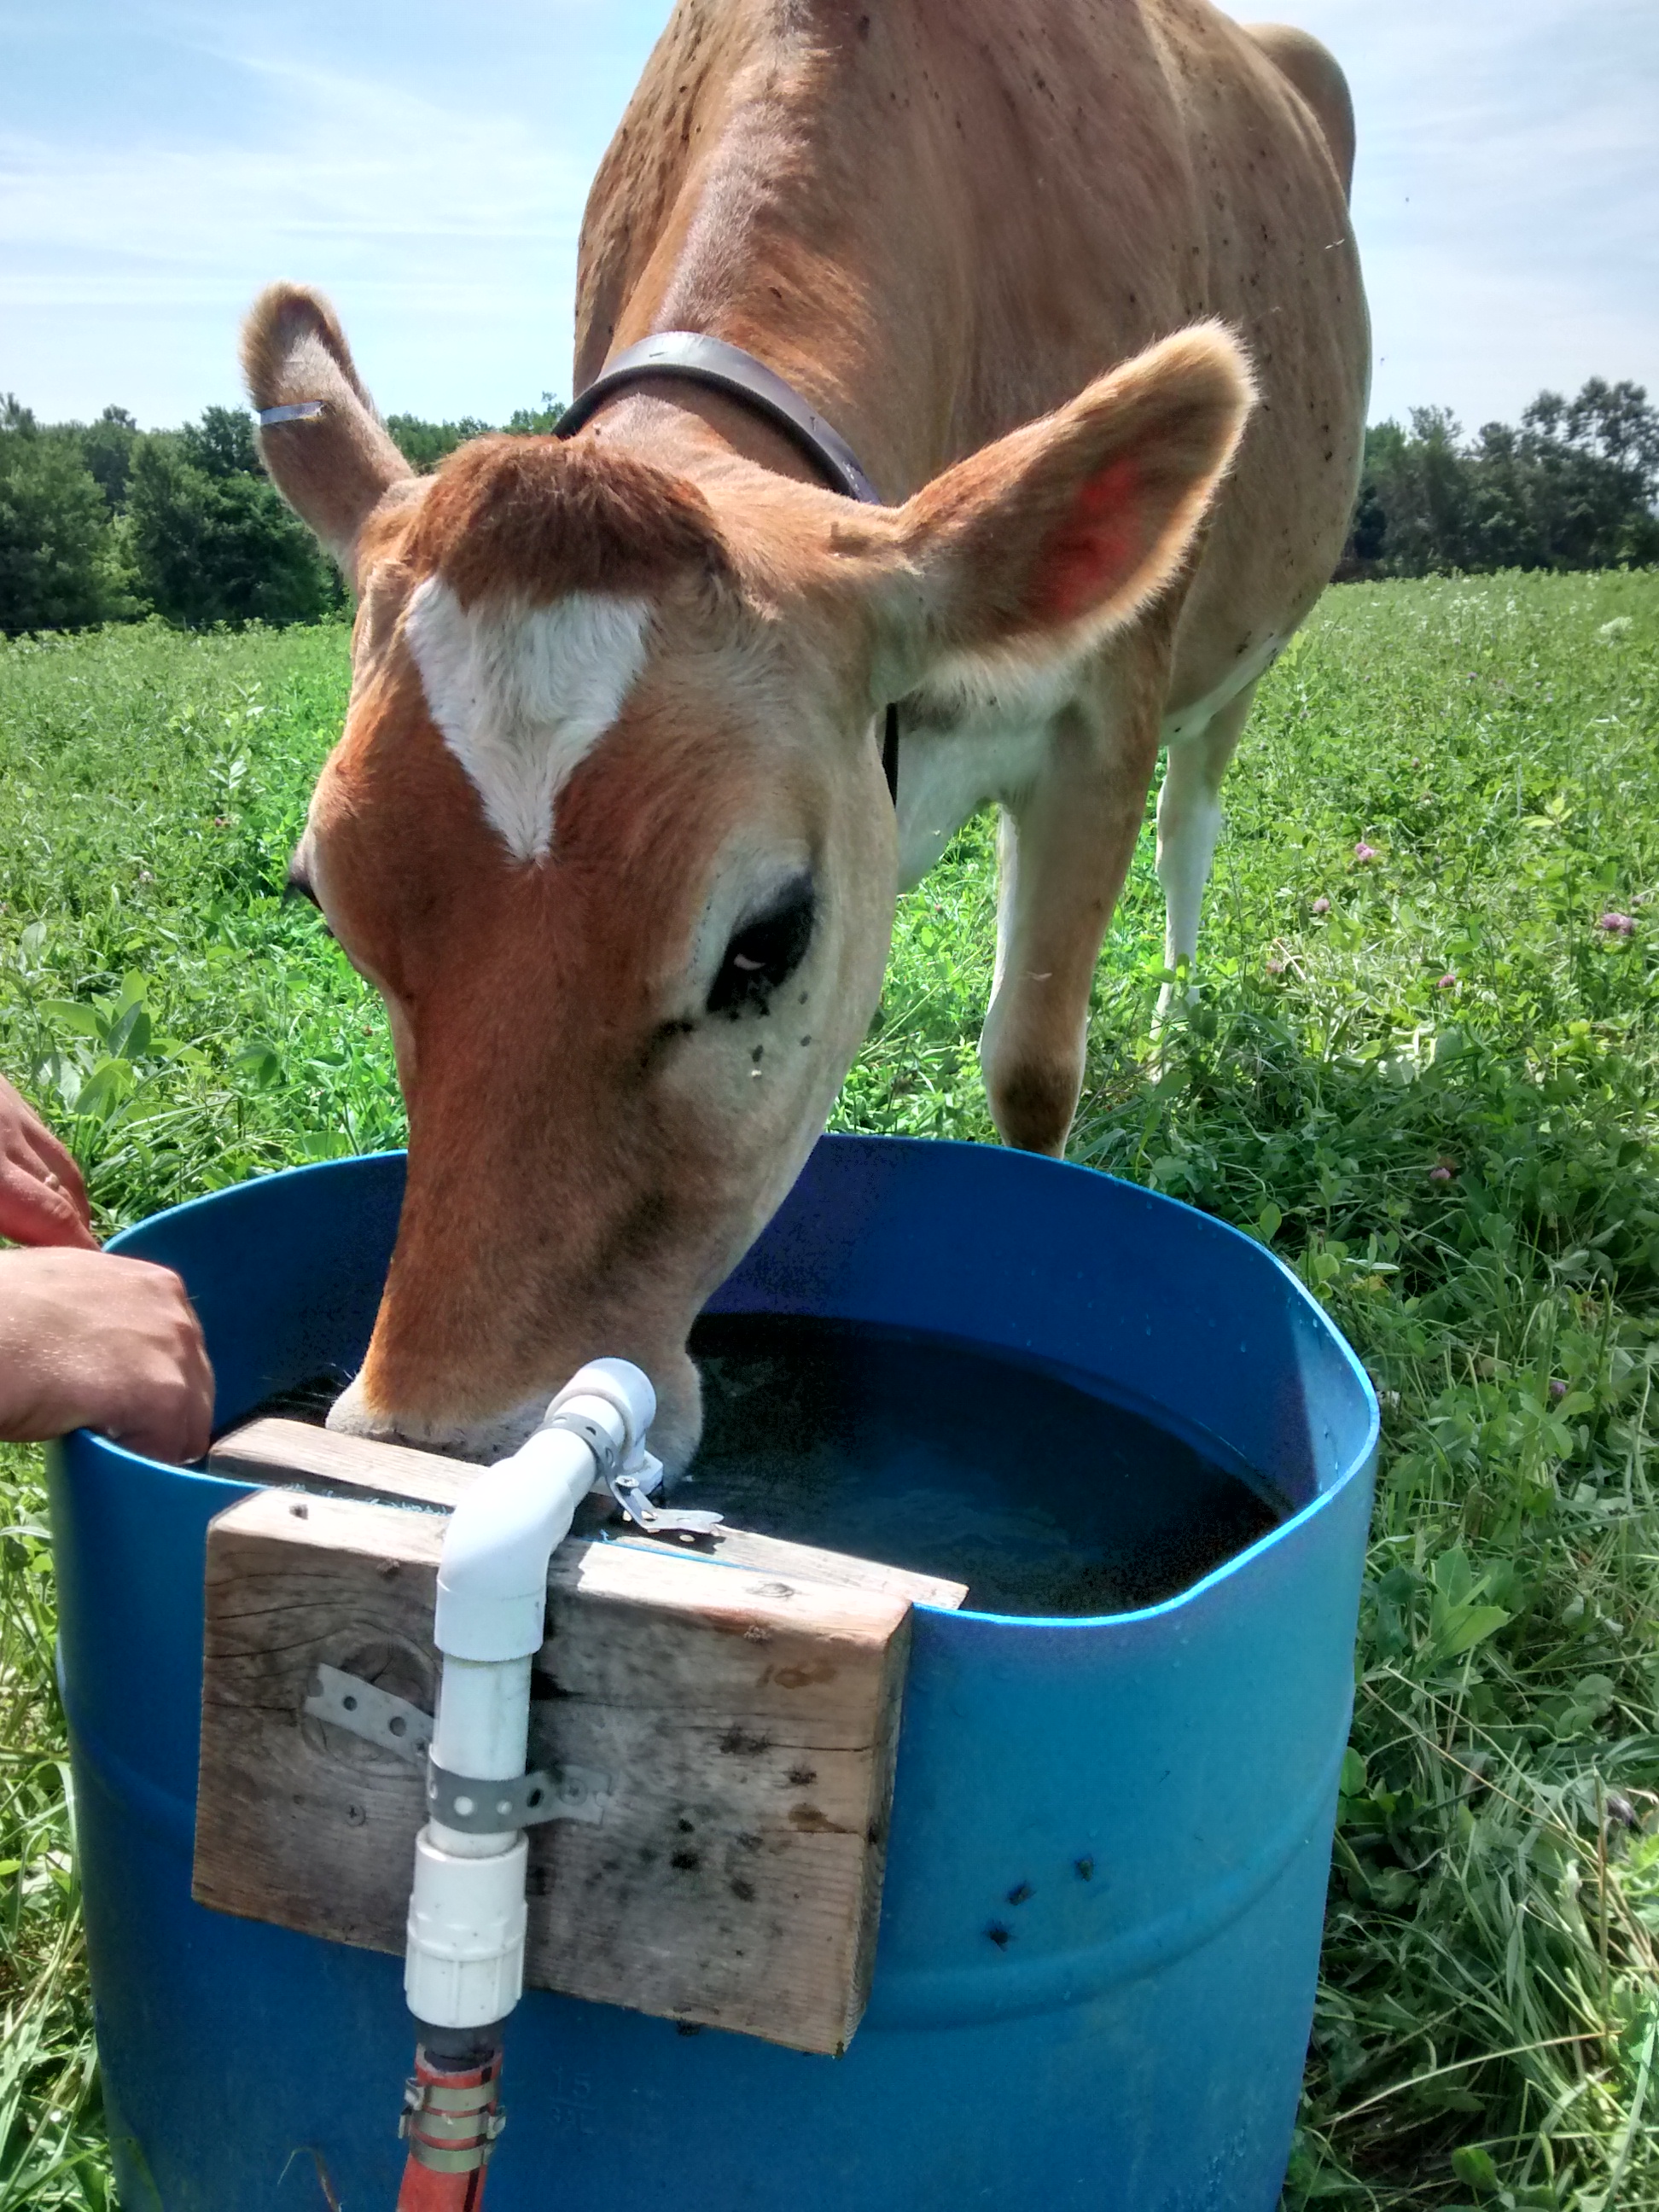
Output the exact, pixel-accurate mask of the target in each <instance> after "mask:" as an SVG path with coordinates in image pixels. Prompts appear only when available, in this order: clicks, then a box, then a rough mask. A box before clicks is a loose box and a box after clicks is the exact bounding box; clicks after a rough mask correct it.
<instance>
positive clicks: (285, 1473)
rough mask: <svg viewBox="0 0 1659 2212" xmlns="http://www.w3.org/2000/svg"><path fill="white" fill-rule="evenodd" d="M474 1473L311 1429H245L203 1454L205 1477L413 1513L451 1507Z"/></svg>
mask: <svg viewBox="0 0 1659 2212" xmlns="http://www.w3.org/2000/svg"><path fill="white" fill-rule="evenodd" d="M477 1471H478V1470H477V1468H476V1467H473V1466H472V1465H471V1464H470V1463H469V1462H467V1461H465V1460H460V1459H446V1458H443V1457H441V1455H439V1454H438V1453H436V1452H424V1451H415V1450H413V1449H411V1448H410V1446H408V1445H407V1444H382V1443H375V1442H374V1440H373V1439H372V1438H371V1437H344V1436H337V1435H336V1434H335V1432H334V1431H333V1430H332V1429H322V1428H319V1427H317V1426H316V1425H315V1424H314V1423H313V1422H310V1421H283V1420H263V1421H246V1422H244V1423H243V1425H242V1426H241V1427H240V1429H232V1430H231V1431H229V1433H228V1435H226V1436H222V1437H220V1438H219V1440H218V1442H217V1443H216V1444H214V1445H213V1447H212V1449H210V1451H209V1453H208V1472H209V1474H222V1475H223V1476H224V1477H225V1478H226V1480H228V1481H231V1482H288V1483H292V1482H295V1481H301V1482H308V1483H312V1484H314V1485H315V1486H317V1487H318V1488H319V1489H325V1490H327V1489H333V1490H341V1491H346V1492H359V1493H362V1494H363V1495H366V1496H369V1497H374V1498H393V1499H396V1498H406V1499H407V1500H408V1501H409V1502H410V1504H416V1505H443V1506H449V1505H453V1504H454V1503H455V1501H456V1499H457V1498H459V1497H460V1495H461V1493H462V1492H463V1491H465V1488H466V1487H467V1485H468V1484H469V1483H470V1482H471V1480H472V1478H473V1476H474V1475H475V1474H477Z"/></svg>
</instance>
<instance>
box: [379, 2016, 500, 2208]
mask: <svg viewBox="0 0 1659 2212" xmlns="http://www.w3.org/2000/svg"><path fill="white" fill-rule="evenodd" d="M500 2093H501V2046H500V2045H499V2044H498V2045H496V2046H495V2050H493V2051H491V2052H490V2054H489V2057H488V2058H487V2059H486V2060H485V2062H484V2063H483V2065H481V2066H472V2067H469V2068H467V2069H466V2070H465V2072H463V2073H459V2074H447V2073H444V2072H442V2071H441V2069H439V2068H438V2067H436V2066H435V2065H433V2064H431V2063H430V2062H429V2061H428V2057H427V2055H426V2050H425V2046H424V2045H417V2047H416V2052H415V2071H414V2073H413V2074H412V2075H410V2079H409V2081H408V2082H407V2083H406V2085H405V2086H404V2110H403V2117H402V2118H401V2119H400V2120H399V2121H398V2134H399V2135H400V2136H402V2137H403V2138H404V2142H407V2143H408V2145H409V2160H408V2163H407V2164H406V2165H405V2166H404V2184H403V2187H402V2189H401V2190H400V2191H398V2212H478V2208H479V2206H481V2205H482V2204H483V2191H484V2169H485V2168H486V2166H488V2165H489V2154H490V2152H491V2151H492V2150H493V2149H494V2148H495V2138H496V2136H499V2135H500V2133H501V2130H502V2129H503V2128H504V2127H505V2126H506V2124H507V2115H506V2113H505V2112H502V2111H501V2109H500V2107H499V2106H498V2104H497V2102H496V2100H497V2098H498V2096H499V2095H500Z"/></svg>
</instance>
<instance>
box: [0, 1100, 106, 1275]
mask: <svg viewBox="0 0 1659 2212" xmlns="http://www.w3.org/2000/svg"><path fill="white" fill-rule="evenodd" d="M0 1237H10V1238H11V1239H12V1241H13V1242H14V1243H18V1244H69V1245H74V1246H78V1247H79V1249H81V1250H82V1251H83V1252H95V1251H96V1250H97V1249H98V1239H97V1238H96V1237H94V1235H93V1233H92V1216H91V1213H90V1212H88V1207H87V1192H86V1185H85V1184H84V1183H83V1182H82V1180H81V1170H80V1169H79V1168H77V1167H76V1164H75V1162H74V1161H73V1160H72V1159H71V1158H70V1155H69V1153H68V1152H65V1150H64V1147H63V1146H62V1145H60V1144H59V1143H58V1139H57V1138H56V1137H54V1136H53V1135H52V1132H51V1130H50V1129H48V1128H47V1127H46V1124H45V1123H44V1122H43V1121H40V1119H39V1117H38V1116H37V1115H35V1113H34V1111H33V1109H32V1108H31V1107H30V1106H29V1104H28V1103H27V1101H26V1100H25V1099H23V1098H21V1097H19V1095H18V1093H17V1092H16V1091H14V1090H13V1088H12V1086H11V1085H10V1084H9V1083H8V1082H7V1081H6V1079H5V1078H4V1076H3V1075H0Z"/></svg>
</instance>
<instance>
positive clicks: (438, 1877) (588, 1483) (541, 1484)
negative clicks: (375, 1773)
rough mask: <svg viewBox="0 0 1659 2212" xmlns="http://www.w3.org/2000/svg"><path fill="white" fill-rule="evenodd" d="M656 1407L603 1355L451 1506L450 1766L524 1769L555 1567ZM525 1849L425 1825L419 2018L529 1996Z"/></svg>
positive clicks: (444, 1591) (412, 1913)
mask: <svg viewBox="0 0 1659 2212" xmlns="http://www.w3.org/2000/svg"><path fill="white" fill-rule="evenodd" d="M656 1410H657V1403H656V1394H655V1393H654V1392H653V1389H652V1388H651V1384H650V1382H649V1381H648V1379H647V1376H645V1375H643V1374H642V1373H641V1370H639V1369H638V1368H637V1367H635V1366H632V1365H630V1364H629V1362H628V1361H626V1360H623V1359H601V1360H594V1361H592V1363H591V1364H589V1365H588V1366H586V1367H584V1368H582V1369H581V1370H580V1371H579V1372H578V1373H577V1374H575V1375H574V1376H572V1377H571V1379H570V1381H569V1382H568V1383H567V1384H566V1385H565V1387H564V1389H562V1391H561V1392H560V1393H559V1395H558V1396H557V1397H556V1398H555V1400H554V1401H553V1403H552V1405H551V1406H550V1407H549V1408H548V1415H547V1419H546V1421H545V1423H544V1425H543V1426H542V1427H540V1428H539V1429H538V1430H537V1431H536V1432H535V1434H534V1435H533V1436H532V1437H530V1438H529V1440H528V1441H527V1442H526V1443H525V1444H523V1445H522V1446H521V1447H520V1449H519V1450H518V1451H516V1452H514V1453H513V1455H512V1456H511V1458H509V1459H504V1460H501V1461H499V1462H497V1463H496V1465H495V1466H494V1467H492V1468H487V1469H486V1470H485V1471H484V1473H483V1474H480V1475H479V1476H478V1478H477V1480H476V1481H475V1482H474V1483H473V1484H472V1486H471V1488H470V1489H469V1490H468V1491H467V1492H465V1495H464V1496H463V1498H461V1501H460V1503H459V1504H458V1505H457V1506H456V1508H455V1510H454V1511H453V1513H452V1515H451V1516H450V1521H449V1528H448V1530H447V1534H446V1535H445V1537H444V1547H443V1553H442V1558H441V1562H440V1565H439V1568H438V1602H437V1612H436V1618H435V1641H436V1644H437V1646H438V1649H439V1650H440V1651H441V1653H442V1654H443V1673H442V1677H441V1681H440V1683H439V1688H438V1711H437V1715H436V1718H435V1723H434V1726H433V1733H432V1759H433V1763H434V1764H435V1765H438V1766H441V1767H443V1768H445V1769H447V1771H449V1772H450V1773H452V1774H461V1775H466V1776H470V1777H473V1778H477V1779H479V1780H492V1781H502V1782H512V1781H516V1780H517V1779H518V1778H520V1776H521V1775H522V1774H523V1773H524V1772H525V1770H526V1764H527V1745H528V1740H529V1732H530V1670H531V1663H532V1660H533V1659H534V1657H535V1655H536V1653H537V1652H538V1651H539V1650H540V1649H541V1645H542V1636H543V1632H544V1624H545V1618H546V1611H547V1571H548V1566H549V1564H550V1560H551V1559H552V1555H553V1553H554V1550H555V1548H556V1547H557V1546H558V1545H559V1544H561V1543H562V1541H564V1539H565V1537H566V1536H567V1535H568V1534H569V1532H570V1524H571V1522H572V1520H573V1519H574V1516H575V1511H576V1508H577V1506H578V1505H579V1504H580V1503H581V1500H582V1498H584V1497H585V1496H586V1493H587V1492H588V1491H589V1490H590V1489H591V1488H592V1487H593V1486H594V1484H595V1482H596V1480H599V1479H601V1478H602V1476H603V1474H604V1472H605V1468H606V1466H607V1465H616V1464H619V1463H623V1462H627V1461H629V1460H630V1459H632V1458H635V1457H636V1456H637V1455H639V1454H640V1453H641V1452H642V1451H643V1449H644V1444H645V1437H646V1432H647V1430H648V1429H649V1427H650V1425H651V1422H652V1420H653V1419H654V1418H655V1414H656ZM525 1860H526V1850H525V1840H524V1836H523V1834H522V1832H520V1831H519V1830H517V1829H506V1830H501V1831H498V1832H491V1833H489V1834H479V1833H475V1832H471V1831H468V1830H464V1829H459V1828H452V1827H450V1826H447V1824H446V1823H443V1822H440V1821H437V1820H432V1821H428V1824H427V1826H425V1828H423V1829H422V1832H421V1834H420V1836H419V1838H417V1840H416V1847H415V1881H414V1887H413V1890H412V1893H411V1894H410V1903H409V1941H408V1949H407V1952H406V1954H405V1958H404V1990H405V1993H406V1995H407V1996H408V1999H409V2008H410V2011H411V2012H412V2013H413V2014H414V2015H415V2016H416V2019H417V2020H420V2021H425V2022H426V2023H427V2024H428V2026H431V2027H488V2026H489V2025H491V2024H492V2023H493V2022H495V2021H499V2020H501V2019H502V2018H503V2017H504V2016H505V2015H507V2013H509V2012H510V2011H511V2010H512V2009H513V2006H514V2005H515V2004H516V2003H517V2002H518V2000H519V1997H520V1993H521V1991H522V1990H523V1987H524V1933H525V1903H524V1877H525Z"/></svg>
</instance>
